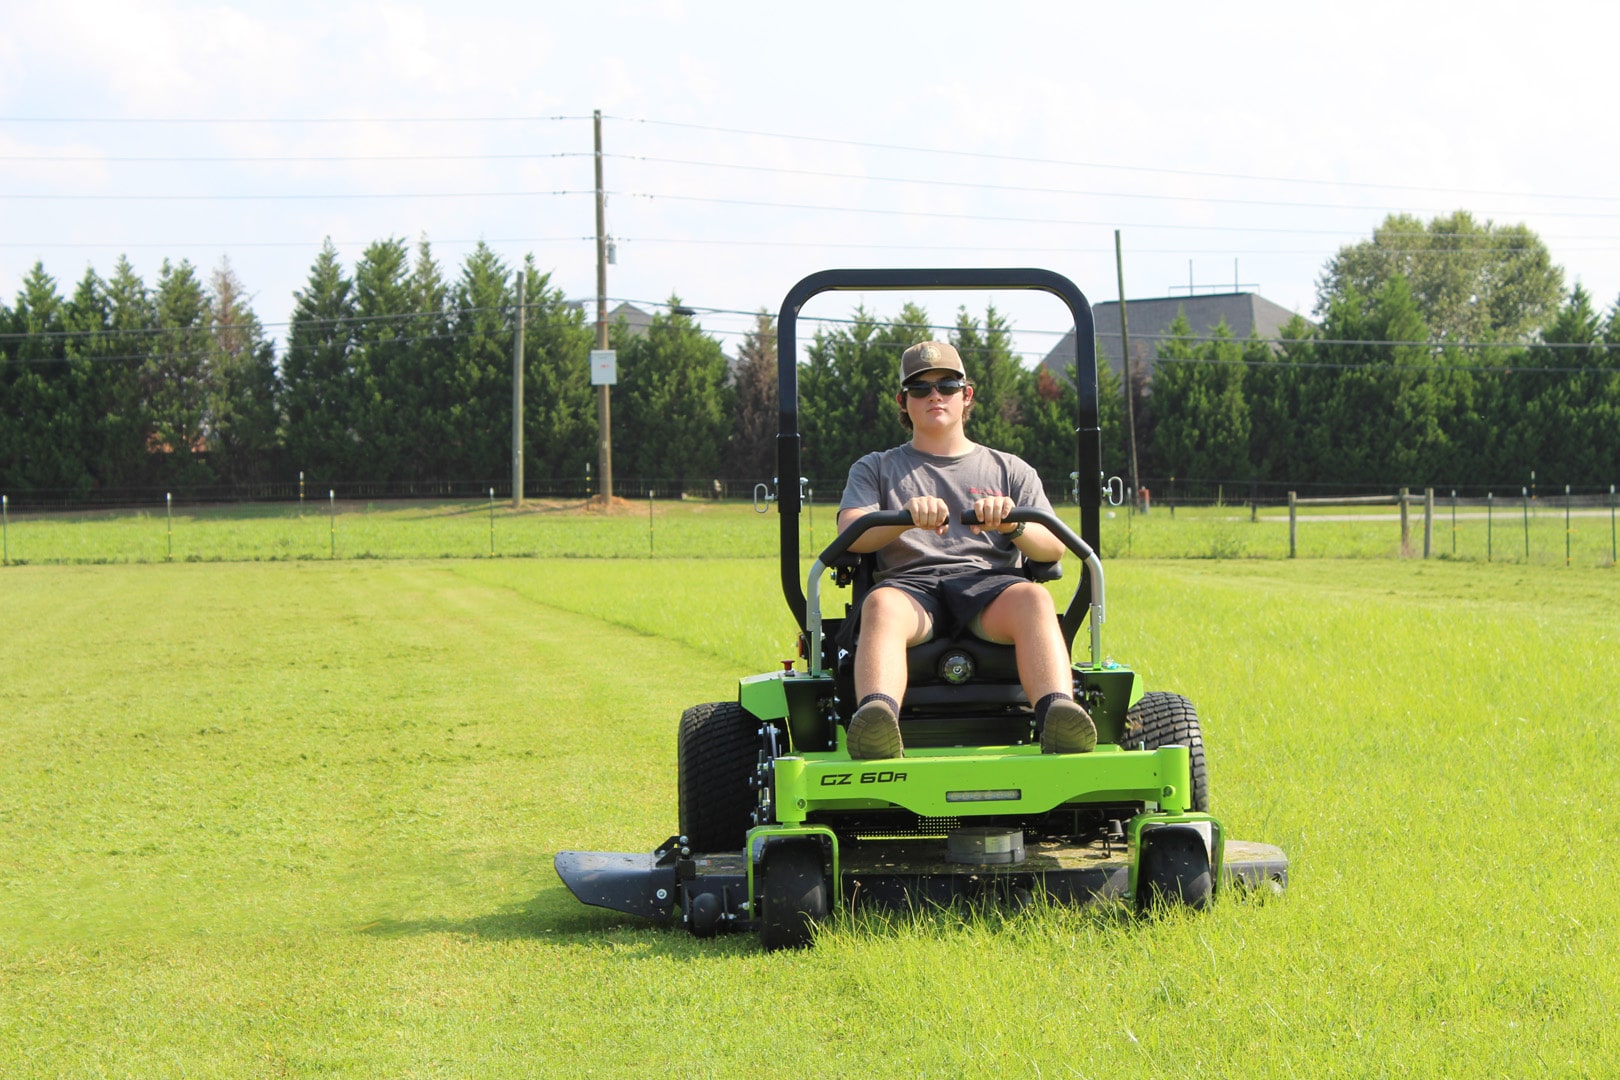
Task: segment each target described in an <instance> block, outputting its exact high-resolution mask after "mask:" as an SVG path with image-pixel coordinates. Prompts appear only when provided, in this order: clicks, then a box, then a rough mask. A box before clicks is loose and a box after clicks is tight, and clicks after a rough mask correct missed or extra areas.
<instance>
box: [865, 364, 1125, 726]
mask: <svg viewBox="0 0 1620 1080" xmlns="http://www.w3.org/2000/svg"><path fill="white" fill-rule="evenodd" d="M897 400H898V403H899V406H900V423H901V424H903V425H904V426H905V427H906V428H907V429H908V430H909V431H910V432H911V441H910V442H907V443H903V444H901V445H900V446H896V447H894V448H893V449H892V450H882V451H878V452H876V453H871V454H867V455H866V456H865V457H863V458H861V459H860V460H859V461H857V462H856V463H855V464H854V465H853V466H851V467H850V470H849V480H848V482H847V483H846V484H845V486H844V499H843V502H842V503H841V504H840V505H839V508H838V528H839V530H840V531H842V530H843V529H845V528H848V527H849V526H850V525H851V524H852V523H853V522H855V521H856V520H857V519H858V518H860V517H861V515H863V514H866V513H869V512H871V511H873V510H908V511H910V512H911V520H912V522H913V524H911V525H896V526H889V527H884V528H876V529H870V530H868V531H867V532H866V533H865V535H863V536H862V537H861V538H860V539H859V540H857V541H855V543H854V544H853V545H852V546H851V548H850V550H851V551H854V552H859V553H865V552H875V553H876V555H877V572H876V574H875V575H874V582H875V584H874V586H873V588H872V589H871V591H870V592H868V593H867V594H866V599H865V600H864V601H863V602H862V603H861V607H860V611H859V612H858V613H857V619H858V631H857V632H858V635H859V642H860V645H859V648H858V649H856V651H855V697H856V708H855V714H854V716H853V717H852V718H851V720H850V723H849V732H848V740H847V741H848V748H849V753H850V756H851V757H854V758H894V757H901V756H902V755H903V754H904V746H903V744H902V742H901V738H900V719H899V717H900V702H901V701H902V700H904V698H905V693H906V649H907V648H908V647H909V646H912V645H921V644H922V643H923V642H925V641H929V640H931V639H932V638H933V637H934V636H935V635H954V634H956V633H958V632H959V631H960V630H962V629H964V628H965V629H967V630H968V631H969V632H970V633H972V634H974V635H976V636H977V637H980V638H983V639H985V640H987V641H994V642H1000V643H1001V644H1011V645H1012V646H1013V647H1014V649H1015V650H1016V653H1017V659H1018V678H1019V681H1020V682H1021V683H1023V687H1024V694H1025V695H1026V696H1027V697H1028V698H1029V700H1030V701H1031V702H1032V703H1034V706H1035V724H1036V727H1037V728H1038V729H1039V731H1040V739H1041V749H1042V751H1044V752H1046V753H1056V754H1075V753H1084V752H1085V751H1088V750H1091V749H1092V748H1093V747H1095V746H1096V745H1097V728H1096V725H1094V724H1093V723H1092V721H1091V717H1090V716H1088V715H1087V714H1086V711H1085V709H1083V708H1081V707H1080V705H1079V703H1077V702H1076V701H1075V700H1074V672H1073V670H1072V668H1071V666H1070V663H1071V662H1070V658H1069V650H1068V646H1067V645H1066V644H1065V643H1064V640H1063V632H1062V628H1061V626H1060V625H1059V623H1058V619H1057V610H1056V607H1055V606H1054V605H1053V603H1052V594H1051V593H1049V592H1047V591H1046V589H1045V588H1044V587H1042V586H1041V585H1038V584H1036V583H1035V582H1033V581H1030V580H1028V579H1027V578H1025V577H1024V575H1023V572H1022V570H1021V569H1020V568H1019V563H1020V554H1022V555H1023V556H1024V557H1026V558H1029V559H1032V560H1034V561H1036V562H1057V561H1058V560H1059V559H1061V558H1062V557H1063V552H1064V550H1065V549H1064V545H1063V542H1062V541H1061V540H1059V539H1058V538H1057V536H1055V535H1054V534H1053V533H1052V531H1051V530H1050V529H1047V528H1046V527H1045V526H1043V525H1036V524H1027V523H1026V524H1018V525H1007V524H1004V523H1003V521H1002V519H1003V518H1004V517H1005V516H1006V514H1007V513H1008V511H1010V510H1012V508H1013V507H1015V506H1023V507H1036V508H1039V509H1042V510H1046V511H1048V512H1050V511H1051V509H1052V504H1051V503H1050V502H1048V501H1047V498H1046V492H1045V490H1044V489H1043V488H1042V487H1041V480H1040V477H1039V476H1037V475H1036V473H1035V470H1034V469H1032V468H1030V467H1029V465H1028V464H1026V463H1025V462H1024V461H1023V460H1022V459H1021V458H1018V457H1017V456H1015V455H1013V454H1008V453H1005V452H1003V451H1000V450H992V449H990V448H989V447H986V446H980V445H978V444H977V443H975V442H973V441H972V440H971V439H969V438H968V437H967V433H966V430H965V425H966V423H967V420H968V417H969V416H971V415H972V413H973V384H972V383H971V382H969V381H968V377H967V370H966V369H965V368H964V367H963V366H962V358H961V356H960V355H958V354H957V351H956V349H955V348H954V347H952V346H950V345H947V344H945V343H943V342H939V341H924V342H919V343H918V344H916V345H913V346H912V347H911V348H909V349H907V350H906V351H905V353H904V354H902V356H901V357H900V392H899V396H898V398H897ZM967 509H972V510H973V511H974V513H975V514H977V515H978V520H979V522H980V524H978V525H973V526H968V525H962V524H961V523H960V522H959V521H955V520H953V517H955V516H957V514H958V512H959V511H962V510H967Z"/></svg>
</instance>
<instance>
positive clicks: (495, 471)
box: [431, 241, 517, 482]
mask: <svg viewBox="0 0 1620 1080" xmlns="http://www.w3.org/2000/svg"><path fill="white" fill-rule="evenodd" d="M516 300H517V297H516V287H515V285H514V284H513V283H512V280H511V272H510V271H509V270H508V269H507V267H506V265H505V264H504V263H502V262H501V260H500V258H499V257H498V256H496V254H495V252H494V251H492V250H491V249H490V248H489V247H488V246H487V245H485V244H484V243H483V241H479V243H478V246H477V247H476V248H474V249H473V251H472V252H471V253H470V254H469V255H468V256H467V261H466V263H465V264H464V265H463V266H462V271H461V278H460V280H458V281H457V282H456V284H455V286H454V288H453V289H452V290H451V297H450V305H451V318H450V330H451V334H452V335H453V337H454V340H455V348H454V350H453V353H452V355H451V357H450V358H449V363H448V364H446V365H445V366H444V367H442V368H441V369H439V370H438V371H436V372H434V373H433V374H434V376H435V377H434V378H433V380H432V383H431V385H432V386H433V388H434V391H435V395H434V402H433V419H432V423H433V428H434V435H435V437H436V438H437V439H438V441H439V445H440V447H441V451H442V454H443V464H442V466H441V467H442V469H443V475H445V476H447V477H455V478H465V479H476V480H479V481H481V482H484V481H490V480H497V479H503V478H505V477H507V476H510V469H511V445H512V442H511V433H512V334H513V330H514V328H515V326H516V323H515V322H514V321H513V318H512V316H513V305H514V304H515V303H516Z"/></svg>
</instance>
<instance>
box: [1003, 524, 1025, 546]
mask: <svg viewBox="0 0 1620 1080" xmlns="http://www.w3.org/2000/svg"><path fill="white" fill-rule="evenodd" d="M1004 535H1005V536H1006V537H1007V540H1008V542H1011V541H1013V540H1017V539H1018V538H1019V537H1020V536H1023V535H1024V523H1023V522H1022V521H1020V522H1019V523H1018V527H1017V528H1016V529H1014V530H1013V531H1012V532H1010V533H1006V534H1004Z"/></svg>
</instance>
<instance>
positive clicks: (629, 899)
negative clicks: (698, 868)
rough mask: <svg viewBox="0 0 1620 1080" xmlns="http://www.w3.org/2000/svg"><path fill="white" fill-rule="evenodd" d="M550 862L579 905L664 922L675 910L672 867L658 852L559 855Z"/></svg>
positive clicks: (598, 852)
mask: <svg viewBox="0 0 1620 1080" xmlns="http://www.w3.org/2000/svg"><path fill="white" fill-rule="evenodd" d="M553 862H554V865H555V866H556V868H557V876H558V877H560V878H562V880H563V884H564V885H567V886H568V891H569V892H571V893H573V894H574V896H575V897H576V898H577V899H578V900H579V901H580V902H581V903H583V904H589V905H591V906H592V907H604V908H611V909H612V910H614V911H622V912H624V913H625V914H627V915H640V916H641V917H643V918H647V919H667V918H669V915H670V912H671V911H673V910H674V908H675V900H676V891H677V890H676V874H677V868H676V863H675V862H674V860H671V859H669V858H668V856H667V855H664V854H663V853H661V852H652V853H650V854H646V855H641V854H630V853H627V852H618V851H559V852H557V857H556V859H555V860H553Z"/></svg>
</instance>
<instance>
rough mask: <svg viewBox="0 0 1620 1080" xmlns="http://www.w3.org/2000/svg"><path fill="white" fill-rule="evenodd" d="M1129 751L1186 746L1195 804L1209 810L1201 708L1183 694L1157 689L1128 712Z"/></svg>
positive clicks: (1126, 740)
mask: <svg viewBox="0 0 1620 1080" xmlns="http://www.w3.org/2000/svg"><path fill="white" fill-rule="evenodd" d="M1121 742H1122V745H1123V746H1124V747H1125V749H1127V750H1134V749H1136V748H1137V746H1139V745H1140V746H1141V747H1142V748H1143V749H1144V750H1157V749H1158V748H1159V747H1161V746H1185V747H1186V748H1187V750H1188V754H1189V756H1190V757H1191V759H1192V760H1191V764H1192V806H1191V809H1193V810H1196V811H1198V812H1199V813H1208V812H1209V767H1208V766H1207V765H1206V764H1205V763H1204V733H1203V731H1202V730H1200V728H1199V727H1198V710H1196V709H1194V708H1193V703H1192V702H1190V701H1188V700H1187V699H1186V698H1184V697H1182V696H1181V695H1180V694H1170V693H1166V692H1164V691H1163V690H1154V691H1151V692H1149V693H1146V694H1143V695H1142V700H1141V701H1138V702H1137V703H1136V704H1135V705H1132V706H1131V709H1130V711H1129V712H1127V713H1126V714H1125V736H1124V738H1123V739H1122V740H1121Z"/></svg>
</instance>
